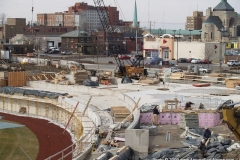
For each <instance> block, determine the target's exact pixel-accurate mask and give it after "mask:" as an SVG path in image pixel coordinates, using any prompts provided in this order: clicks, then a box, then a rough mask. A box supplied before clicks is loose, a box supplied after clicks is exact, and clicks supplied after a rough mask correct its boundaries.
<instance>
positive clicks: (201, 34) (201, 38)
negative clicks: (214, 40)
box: [199, 30, 202, 42]
mask: <svg viewBox="0 0 240 160" xmlns="http://www.w3.org/2000/svg"><path fill="white" fill-rule="evenodd" d="M199 33H200V35H199V37H200V42H201V39H202V38H201V35H202V31H201V30H200V31H199Z"/></svg>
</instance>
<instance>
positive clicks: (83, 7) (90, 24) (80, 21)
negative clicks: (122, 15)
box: [37, 2, 119, 30]
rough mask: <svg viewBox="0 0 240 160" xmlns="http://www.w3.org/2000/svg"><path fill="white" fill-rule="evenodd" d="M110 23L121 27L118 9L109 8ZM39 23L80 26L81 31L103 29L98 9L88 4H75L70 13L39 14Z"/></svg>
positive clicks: (69, 10) (107, 8)
mask: <svg viewBox="0 0 240 160" xmlns="http://www.w3.org/2000/svg"><path fill="white" fill-rule="evenodd" d="M106 11H107V12H108V14H109V21H110V22H111V24H112V25H119V11H118V10H117V8H116V7H111V6H107V7H106ZM37 23H38V24H39V25H46V26H60V25H61V26H72V27H74V26H79V27H80V28H81V29H83V30H86V29H87V28H89V29H99V28H101V27H102V24H101V21H100V19H99V16H98V13H97V9H96V7H94V6H91V5H88V3H84V2H81V3H75V5H74V6H71V7H69V8H68V11H64V12H56V13H44V14H37Z"/></svg>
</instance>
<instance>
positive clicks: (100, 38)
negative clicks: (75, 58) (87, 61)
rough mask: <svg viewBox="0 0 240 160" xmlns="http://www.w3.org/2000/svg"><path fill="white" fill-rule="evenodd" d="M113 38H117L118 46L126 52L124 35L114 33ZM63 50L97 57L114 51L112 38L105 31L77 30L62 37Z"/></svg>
mask: <svg viewBox="0 0 240 160" xmlns="http://www.w3.org/2000/svg"><path fill="white" fill-rule="evenodd" d="M112 36H113V37H114V38H115V40H116V41H115V43H114V44H116V46H117V47H118V48H119V49H120V50H124V48H125V47H124V43H123V42H124V34H123V33H117V32H114V33H113V34H112ZM60 37H61V39H62V40H61V43H62V50H68V51H72V52H74V53H79V54H82V55H96V54H98V53H99V54H101V53H104V52H106V51H107V52H108V53H109V54H111V53H112V52H113V50H114V48H113V42H112V41H111V38H110V37H108V38H107V36H106V35H105V33H104V32H103V31H98V32H91V34H89V33H88V32H86V31H80V30H75V31H72V32H69V33H66V34H63V35H60ZM97 52H98V53H97Z"/></svg>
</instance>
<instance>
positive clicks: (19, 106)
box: [0, 0, 240, 160]
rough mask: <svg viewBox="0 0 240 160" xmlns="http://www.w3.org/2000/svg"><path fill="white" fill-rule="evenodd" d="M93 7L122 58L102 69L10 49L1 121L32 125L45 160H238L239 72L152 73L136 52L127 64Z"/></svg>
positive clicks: (193, 68) (1, 75) (102, 15)
mask: <svg viewBox="0 0 240 160" xmlns="http://www.w3.org/2000/svg"><path fill="white" fill-rule="evenodd" d="M93 1H94V4H95V7H96V10H97V13H98V16H99V20H100V22H101V25H102V28H103V31H104V34H106V35H107V38H106V39H108V40H107V43H109V44H110V45H109V46H108V47H109V48H107V49H106V51H108V52H111V53H112V55H113V58H114V61H108V62H106V63H104V64H100V63H98V60H99V57H98V55H95V54H94V55H93V56H92V57H95V58H96V57H97V62H95V61H90V60H86V58H87V57H86V56H85V57H84V56H81V55H80V52H79V55H73V56H70V55H69V56H65V57H63V56H59V57H57V56H54V57H51V56H40V55H39V54H38V55H37V56H34V55H33V54H31V55H32V57H30V56H22V55H10V52H8V53H9V56H8V58H9V61H4V60H1V66H0V71H1V72H0V99H1V100H0V103H1V105H0V117H1V119H3V120H9V121H13V122H19V123H21V124H22V125H26V126H29V128H30V127H32V128H30V129H31V130H32V131H33V133H34V134H35V135H36V136H37V138H38V140H39V152H38V155H37V156H36V157H37V159H38V160H42V159H44V160H55V159H62V160H71V159H74V160H108V159H110V160H127V159H128V160H139V159H141V160H152V159H204V158H205V159H240V154H239V153H240V152H239V149H240V143H239V140H240V128H239V124H240V109H239V104H240V102H239V94H240V78H239V68H240V67H239V66H233V67H229V68H228V69H223V68H222V66H221V65H222V64H220V63H222V62H220V61H219V70H218V71H216V70H211V72H208V70H207V71H206V72H205V71H204V72H200V68H199V66H198V65H188V66H181V67H180V66H179V69H181V70H182V71H181V72H180V71H179V72H176V73H173V72H172V70H171V67H172V66H170V63H169V61H168V64H167V65H165V66H164V67H163V65H157V67H156V68H150V67H146V66H145V63H144V60H146V57H144V55H143V54H139V53H138V49H137V48H136V54H135V55H134V57H133V59H131V58H130V59H126V60H123V59H121V58H120V57H122V56H124V55H125V53H124V50H121V48H120V47H119V44H118V38H117V37H115V34H114V28H113V27H112V26H111V23H110V20H109V15H108V14H109V12H108V11H107V10H106V7H105V4H104V1H103V0H93ZM135 12H136V2H135ZM134 15H136V16H135V17H134V21H133V24H132V29H133V30H135V32H136V43H137V32H138V27H139V26H138V20H137V14H136V13H135V14H134ZM175 31H176V30H175ZM175 31H174V34H175ZM76 32H78V33H79V32H80V31H79V30H77V31H76ZM190 35H191V31H190ZM174 36H175V35H174ZM163 37H164V35H163ZM170 37H171V36H170ZM132 38H135V37H132ZM221 38H222V37H221ZM170 39H172V42H173V44H174V39H175V37H174V39H173V38H170ZM177 40H178V39H177ZM190 40H191V39H190ZM162 41H163V42H164V41H165V42H167V41H166V40H165V39H162ZM77 46H78V45H77ZM136 47H137V45H136ZM172 47H174V46H172ZM76 48H77V47H76ZM159 48H160V47H159ZM167 48H168V47H167ZM162 49H164V48H162ZM165 49H166V46H165ZM221 51H222V50H221ZM170 52H171V51H170ZM190 52H191V51H190ZM215 53H216V52H215ZM222 53H223V52H221V56H222ZM162 54H163V50H162ZM219 55H220V53H219ZM158 56H160V55H157V57H158ZM162 56H163V55H162ZM165 56H166V55H165ZM10 58H11V59H10ZM165 58H166V57H165ZM167 58H169V57H168V56H167ZM102 59H104V57H103V58H102ZM169 59H170V58H169ZM171 59H173V57H171ZM219 59H220V57H219ZM220 60H221V59H220ZM9 62H11V63H9ZM110 62H111V63H110ZM163 62H164V61H163V60H162V61H161V64H163ZM89 64H91V65H92V66H94V67H96V68H98V69H89V68H88V67H87V66H89ZM99 65H104V66H105V68H106V69H99ZM106 66H107V67H106ZM113 67H114V68H115V69H109V68H113ZM36 120H46V121H47V122H45V123H42V122H41V123H40V122H39V123H38V122H37V121H36ZM31 122H32V123H31ZM37 124H39V125H37ZM56 126H57V127H59V128H60V129H59V128H58V129H56V128H54V127H56ZM47 127H48V128H47ZM206 131H208V132H209V133H208V136H207V137H206V136H205V132H206ZM46 133H47V134H46ZM55 146H56V147H55ZM58 146H61V147H58Z"/></svg>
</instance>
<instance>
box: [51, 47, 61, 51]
mask: <svg viewBox="0 0 240 160" xmlns="http://www.w3.org/2000/svg"><path fill="white" fill-rule="evenodd" d="M49 49H51V50H57V51H58V50H59V49H58V48H57V47H49Z"/></svg>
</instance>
